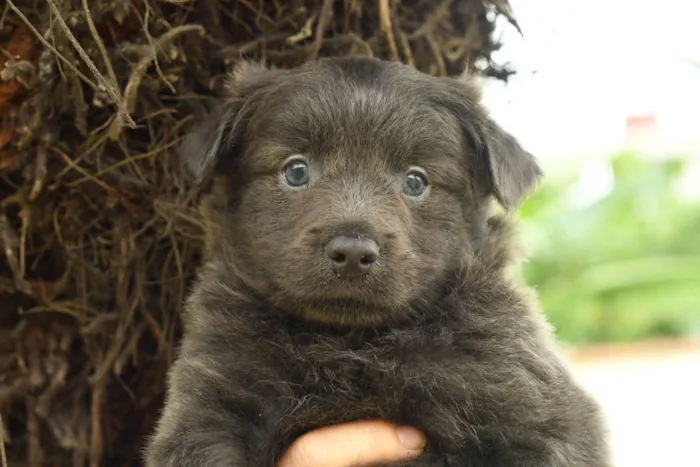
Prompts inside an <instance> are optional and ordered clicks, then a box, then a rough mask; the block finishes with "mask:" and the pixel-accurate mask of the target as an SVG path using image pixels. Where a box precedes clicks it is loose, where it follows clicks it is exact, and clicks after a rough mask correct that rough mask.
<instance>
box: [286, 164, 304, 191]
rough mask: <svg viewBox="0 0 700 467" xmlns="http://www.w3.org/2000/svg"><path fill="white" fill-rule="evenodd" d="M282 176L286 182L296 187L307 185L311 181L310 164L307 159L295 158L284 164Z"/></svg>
mask: <svg viewBox="0 0 700 467" xmlns="http://www.w3.org/2000/svg"><path fill="white" fill-rule="evenodd" d="M282 178H283V179H284V183H286V184H287V185H289V186H291V187H294V188H299V187H302V186H304V185H307V184H308V183H309V164H307V163H306V161H305V160H302V159H298V158H295V159H294V160H292V161H290V162H288V163H287V165H285V166H284V170H283V171H282Z"/></svg>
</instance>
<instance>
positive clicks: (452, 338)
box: [146, 58, 610, 467]
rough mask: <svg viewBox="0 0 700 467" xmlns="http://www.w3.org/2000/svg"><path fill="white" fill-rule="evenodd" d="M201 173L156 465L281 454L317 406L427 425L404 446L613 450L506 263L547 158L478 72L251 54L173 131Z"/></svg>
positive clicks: (598, 465)
mask: <svg viewBox="0 0 700 467" xmlns="http://www.w3.org/2000/svg"><path fill="white" fill-rule="evenodd" d="M183 157H184V160H185V163H186V165H187V166H188V168H189V169H190V170H191V171H192V172H194V174H196V176H197V177H198V178H199V181H200V183H201V184H203V186H206V187H207V190H206V192H207V195H206V197H205V200H204V202H203V206H202V209H203V213H204V216H205V219H206V232H207V241H206V257H205V264H204V265H203V267H202V268H201V270H200V272H199V277H198V280H197V283H196V285H195V287H194V291H193V293H192V294H191V296H190V297H189V300H188V302H187V307H186V317H185V334H184V338H183V341H182V346H181V349H180V352H179V357H178V359H177V361H176V362H175V363H174V364H173V366H172V368H171V370H170V375H169V386H168V394H167V399H166V404H165V409H164V413H163V416H162V419H161V420H160V422H159V424H158V427H157V430H156V433H155V435H154V436H153V438H152V439H151V440H150V441H149V445H148V448H147V453H146V458H147V465H148V466H150V467H165V466H172V467H175V466H178V467H179V466H205V467H213V466H235V467H272V466H273V465H274V463H275V461H276V460H277V459H278V458H279V456H280V454H281V453H283V452H284V450H285V449H286V448H287V447H288V446H289V444H290V443H291V442H292V441H293V440H294V439H296V438H297V437H299V436H300V435H302V434H303V433H305V432H307V431H309V430H312V429H314V428H317V427H321V426H324V425H329V424H337V423H341V422H347V421H351V420H357V419H368V418H379V419H385V420H390V421H395V422H398V423H402V424H408V425H412V426H415V427H417V428H419V429H420V430H423V431H424V432H425V433H426V434H427V436H428V445H427V447H426V452H425V453H424V454H422V455H421V456H420V457H418V458H416V459H414V460H411V461H408V462H405V463H402V465H407V466H408V465H410V466H414V467H419V466H426V467H427V466H430V467H433V466H460V467H461V466H464V467H487V466H488V467H497V466H498V467H500V466H503V467H555V466H557V467H564V466H571V467H574V466H575V467H604V466H609V465H610V464H609V461H608V448H607V442H606V439H605V438H606V436H605V431H604V429H603V426H602V422H601V417H600V414H599V410H598V408H597V406H596V405H595V404H594V403H593V402H592V400H591V399H590V398H589V396H588V395H586V394H585V393H584V392H583V391H582V390H581V389H580V388H579V386H578V385H577V384H576V383H575V382H574V381H573V380H572V377H571V376H570V373H569V371H568V369H567V368H566V366H565V364H564V363H563V362H562V360H560V358H559V357H558V355H557V354H556V352H555V351H554V348H553V345H552V338H551V335H550V331H549V329H548V328H547V326H546V324H545V322H544V320H543V319H542V318H541V315H540V314H539V312H538V311H537V307H536V306H535V302H534V300H533V299H532V296H531V295H530V293H529V292H528V291H527V290H524V289H523V288H522V287H521V286H520V285H518V284H517V282H516V281H514V280H512V279H510V278H509V277H508V274H507V272H506V268H507V266H509V265H510V264H512V263H513V261H514V260H515V255H514V254H513V248H512V245H511V244H512V243H513V242H512V241H511V238H512V237H513V236H512V233H511V227H510V226H511V222H510V221H509V220H508V219H509V217H510V216H496V215H492V214H490V209H489V206H490V204H492V200H493V199H494V198H495V199H496V200H497V201H498V202H500V203H501V204H502V205H503V206H505V207H507V208H509V210H510V211H512V208H513V207H515V206H517V204H518V203H519V202H520V201H521V200H522V199H523V198H524V197H525V196H526V194H527V193H528V191H529V190H530V189H531V188H532V187H533V185H534V184H535V183H536V182H537V180H538V179H539V177H540V170H539V168H538V166H537V163H536V161H535V159H534V158H533V157H532V155H531V154H529V153H528V152H526V151H524V150H523V149H522V148H521V147H520V145H519V144H518V142H517V141H516V140H515V139H514V138H513V137H512V136H511V135H509V134H507V133H506V132H504V131H503V130H502V129H501V128H500V127H499V126H498V125H496V123H494V121H493V120H491V119H490V118H489V117H488V116H487V114H486V111H485V109H484V108H483V107H482V105H481V104H480V103H479V92H478V89H477V87H476V86H475V84H474V83H471V82H470V81H469V79H460V80H458V79H448V78H436V77H431V76H428V75H426V74H423V73H420V72H418V71H417V70H415V69H413V68H411V67H408V66H404V65H401V64H398V63H388V62H383V61H379V60H374V59H338V58H334V59H323V60H318V61H314V62H311V63H308V64H307V65H305V66H303V67H300V68H297V69H293V70H270V69H266V68H265V67H263V66H261V65H256V64H251V63H247V64H245V65H241V66H239V67H238V68H237V69H236V71H235V72H234V73H233V74H232V77H231V80H230V83H229V86H228V95H227V96H226V97H225V98H224V99H223V101H222V103H221V105H220V106H219V107H218V109H216V110H215V112H214V113H213V115H211V116H210V117H209V118H208V119H207V120H206V121H205V122H204V123H203V125H202V126H201V127H200V129H198V130H197V131H195V132H194V133H193V134H192V135H190V136H189V138H188V139H187V140H186V142H185V143H184V146H183Z"/></svg>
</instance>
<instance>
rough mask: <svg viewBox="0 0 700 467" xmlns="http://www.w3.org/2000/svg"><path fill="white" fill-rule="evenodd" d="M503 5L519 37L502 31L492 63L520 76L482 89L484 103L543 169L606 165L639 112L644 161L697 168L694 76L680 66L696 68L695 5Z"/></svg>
mask: <svg viewBox="0 0 700 467" xmlns="http://www.w3.org/2000/svg"><path fill="white" fill-rule="evenodd" d="M510 2H511V5H512V7H513V10H514V12H515V15H516V17H517V18H518V20H519V23H520V25H521V27H522V29H523V32H524V38H523V37H521V36H520V35H519V34H518V33H517V31H515V29H514V28H512V27H510V25H508V24H502V25H501V27H500V31H501V32H502V34H503V39H504V41H505V45H504V47H503V49H502V50H501V51H499V52H498V53H497V54H496V55H495V58H496V59H497V60H498V61H499V62H502V61H511V62H512V63H513V64H514V67H515V69H516V70H518V71H519V72H520V73H518V75H516V77H515V78H514V79H512V80H511V82H510V83H509V84H508V85H507V86H506V85H503V84H500V83H497V82H489V84H487V88H486V92H485V100H486V104H487V106H488V107H489V108H490V109H491V110H492V112H493V114H494V116H495V117H496V119H497V120H498V121H499V122H500V123H501V124H502V125H503V126H504V127H506V128H507V129H508V130H509V131H511V132H512V133H514V134H515V135H516V136H517V137H518V138H519V139H520V140H521V141H522V142H523V143H524V144H525V145H526V146H527V147H528V149H530V150H531V151H533V152H534V153H535V154H536V155H537V156H538V157H539V158H540V159H542V160H543V164H544V165H545V168H546V169H548V168H549V169H551V170H556V168H557V167H559V166H570V165H571V163H572V161H576V162H583V161H585V160H591V159H595V158H599V157H607V156H608V155H609V154H610V153H611V152H613V151H615V150H617V149H618V148H620V147H623V146H625V145H626V144H627V141H626V126H625V121H626V118H627V117H628V116H631V115H638V114H648V113H653V114H655V116H656V119H657V122H658V132H657V133H656V134H655V135H654V137H653V138H649V142H647V143H645V144H644V148H643V149H644V152H646V153H647V155H648V156H665V155H669V154H671V155H672V154H674V153H675V154H678V153H682V154H684V155H687V156H688V157H690V158H692V159H694V160H700V69H698V68H695V67H693V66H692V65H691V64H690V63H689V60H691V59H694V60H696V61H699V62H700V27H698V26H697V18H698V17H700V2H694V1H692V0H666V1H665V2H640V1H635V0H613V1H609V0H538V1H532V0H510ZM504 23H505V21H504ZM533 71H536V73H534V74H533V73H531V72H533ZM698 175H700V172H698ZM696 185H700V184H698V183H696ZM699 195H700V194H699Z"/></svg>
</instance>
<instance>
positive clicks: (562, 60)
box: [485, 0, 700, 467]
mask: <svg viewBox="0 0 700 467" xmlns="http://www.w3.org/2000/svg"><path fill="white" fill-rule="evenodd" d="M510 3H511V5H512V7H513V10H514V12H515V16H516V17H517V18H518V20H519V23H520V25H521V27H522V30H523V35H524V37H521V36H520V35H519V34H518V33H517V31H515V30H514V28H512V27H510V26H509V25H508V24H503V25H502V27H501V31H502V35H503V38H504V43H505V46H504V47H503V49H502V50H501V51H499V53H498V56H497V57H496V58H497V60H500V61H510V62H512V64H513V68H514V69H515V70H517V71H518V74H517V75H516V76H515V77H514V78H513V79H511V80H510V82H509V83H508V84H507V85H504V84H502V83H488V84H487V90H486V95H485V97H486V101H487V105H488V106H489V108H490V109H491V111H492V112H493V113H494V115H495V117H496V118H497V120H498V121H499V122H500V123H501V124H502V125H503V126H505V127H506V128H507V129H508V130H509V131H511V132H512V133H514V134H515V135H516V136H517V137H518V138H519V139H520V140H521V142H523V143H524V144H525V145H526V146H527V148H528V149H529V150H531V151H532V152H533V153H534V154H536V155H537V156H538V157H539V158H540V160H541V163H542V165H543V168H544V170H545V173H546V178H545V181H544V184H543V185H542V186H541V187H540V189H539V191H538V192H537V193H536V194H535V195H534V196H533V197H532V198H531V199H529V200H528V201H527V202H526V204H525V205H524V206H523V209H522V212H521V217H522V219H523V221H524V226H523V234H524V240H525V242H526V244H527V246H528V248H529V251H530V258H529V261H528V262H527V263H526V264H525V265H524V266H523V274H524V277H525V279H526V280H527V281H528V282H529V283H530V284H531V285H533V286H535V287H536V289H537V291H538V293H539V297H540V300H541V304H542V307H543V309H544V311H545V313H546V314H547V316H548V317H549V319H550V321H551V323H552V324H553V325H554V326H555V329H556V331H557V336H558V339H559V340H560V343H561V344H562V346H563V347H565V348H566V349H567V350H568V351H569V355H570V356H571V359H572V362H573V365H574V369H575V370H576V372H577V376H578V377H579V378H580V380H581V381H582V382H583V383H584V384H585V385H586V386H587V387H588V389H589V390H590V391H591V393H592V394H593V395H594V396H595V397H596V398H597V399H598V400H599V401H600V402H601V403H602V404H603V406H604V409H605V412H606V416H607V418H608V421H609V424H610V427H611V431H612V433H611V434H612V440H613V449H614V455H615V461H616V466H617V467H646V466H659V467H661V466H664V467H665V466H669V467H684V466H688V467H690V466H694V467H697V466H700V451H699V450H698V448H697V444H698V442H700V344H699V343H698V342H699V340H700V28H699V27H698V26H697V18H698V17H699V16H700V3H697V2H690V1H687V0H686V1H681V0H667V1H666V2H637V1H633V0H615V1H604V0H588V1H582V0H579V1H571V0H556V1H555V0H539V1H537V2H533V1H531V0H511V2H510Z"/></svg>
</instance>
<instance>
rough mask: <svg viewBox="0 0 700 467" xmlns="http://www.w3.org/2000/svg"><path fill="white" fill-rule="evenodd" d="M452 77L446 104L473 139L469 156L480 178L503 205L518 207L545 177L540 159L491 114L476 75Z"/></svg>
mask: <svg viewBox="0 0 700 467" xmlns="http://www.w3.org/2000/svg"><path fill="white" fill-rule="evenodd" d="M448 79H449V83H450V91H449V92H450V96H449V97H448V98H447V99H446V100H447V102H446V105H447V107H448V108H449V109H450V110H451V111H452V113H453V114H454V115H455V116H456V117H457V120H458V122H459V124H460V126H461V128H462V131H463V133H464V135H465V137H466V139H467V141H468V142H469V143H470V144H469V146H470V147H469V149H468V151H469V154H468V157H469V161H470V166H471V168H472V173H473V174H474V176H475V177H476V178H477V180H476V182H477V183H479V184H481V186H482V189H483V190H485V191H486V193H487V194H489V195H493V196H494V197H495V198H496V199H497V200H498V201H499V202H500V203H501V205H503V207H505V208H507V209H512V208H514V207H516V206H517V205H518V204H520V203H521V202H522V201H523V200H524V199H525V197H526V196H527V194H528V193H529V192H530V191H531V190H532V189H533V188H534V186H535V185H536V184H537V183H538V182H539V180H540V179H541V178H542V170H541V169H540V167H539V164H538V163H537V160H536V159H535V157H534V156H533V155H532V154H531V153H529V152H528V151H526V150H525V149H523V147H522V146H521V145H520V143H519V142H518V140H517V139H516V138H515V137H514V136H513V135H511V134H510V133H508V132H507V131H505V130H504V129H503V128H501V127H500V125H498V124H497V123H496V122H495V121H494V120H493V119H492V118H491V117H489V115H488V112H487V111H486V109H485V108H484V107H483V105H482V104H481V103H480V100H481V89H480V87H479V86H478V85H477V83H476V82H475V79H474V78H473V77H471V76H468V75H467V74H466V73H465V75H463V76H461V77H459V78H448Z"/></svg>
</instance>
